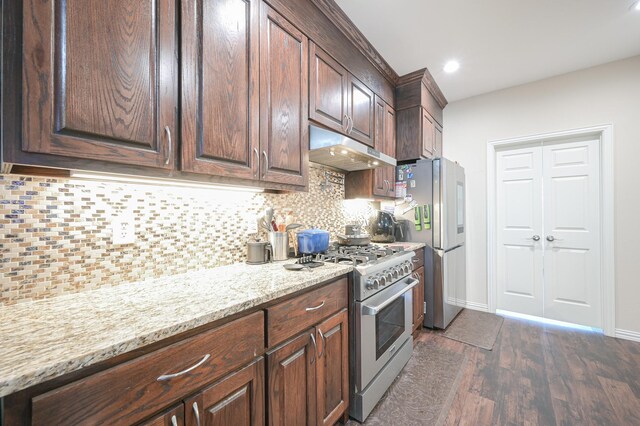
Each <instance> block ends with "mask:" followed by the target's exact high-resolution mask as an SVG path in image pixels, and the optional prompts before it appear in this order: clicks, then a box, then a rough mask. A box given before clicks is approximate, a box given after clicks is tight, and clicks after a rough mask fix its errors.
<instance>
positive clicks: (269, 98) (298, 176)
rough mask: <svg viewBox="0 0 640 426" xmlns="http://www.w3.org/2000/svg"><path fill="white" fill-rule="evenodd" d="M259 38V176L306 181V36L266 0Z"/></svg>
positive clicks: (273, 179)
mask: <svg viewBox="0 0 640 426" xmlns="http://www.w3.org/2000/svg"><path fill="white" fill-rule="evenodd" d="M261 8H262V12H261V13H262V16H261V24H260V25H261V28H260V31H261V39H260V44H261V47H260V148H261V155H262V165H261V178H262V180H265V181H269V182H277V183H284V184H291V185H300V186H306V184H307V179H308V176H307V173H308V158H309V128H308V127H309V126H308V124H307V123H308V121H307V119H308V115H309V105H308V104H309V101H308V98H309V95H308V85H307V78H308V76H309V69H308V66H309V63H308V53H309V49H308V46H307V45H308V42H307V38H306V37H305V36H304V34H302V33H301V32H300V31H299V30H298V29H297V28H296V27H294V26H293V25H291V24H290V23H289V22H288V21H287V20H286V19H284V18H283V17H282V16H281V15H279V14H278V13H277V12H276V11H274V10H273V9H271V8H270V7H269V6H268V5H267V4H266V3H264V2H263V3H262V6H261Z"/></svg>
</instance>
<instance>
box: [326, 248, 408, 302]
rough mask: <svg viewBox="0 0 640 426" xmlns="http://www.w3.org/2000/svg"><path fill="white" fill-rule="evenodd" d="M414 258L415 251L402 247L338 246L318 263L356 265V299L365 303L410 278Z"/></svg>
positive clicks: (354, 280)
mask: <svg viewBox="0 0 640 426" xmlns="http://www.w3.org/2000/svg"><path fill="white" fill-rule="evenodd" d="M413 256H415V252H413V251H405V250H404V249H403V248H402V247H388V246H387V247H385V246H378V245H375V244H369V245H368V246H341V245H338V244H334V245H332V246H330V247H329V249H328V250H327V251H326V252H324V253H322V254H319V255H317V256H316V258H315V260H316V261H319V262H330V263H331V262H333V263H341V264H351V265H353V266H354V279H353V284H354V296H355V298H356V300H364V299H366V298H368V297H370V296H372V295H373V294H376V293H377V292H379V291H382V290H384V288H386V287H387V286H389V285H391V284H393V283H394V282H397V281H399V280H401V279H403V278H404V277H406V276H408V275H410V273H411V271H412V263H411V259H412V258H413Z"/></svg>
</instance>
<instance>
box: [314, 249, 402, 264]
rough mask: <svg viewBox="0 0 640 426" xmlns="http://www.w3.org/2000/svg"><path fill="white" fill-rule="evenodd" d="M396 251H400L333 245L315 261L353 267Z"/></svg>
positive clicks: (396, 250)
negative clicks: (351, 265)
mask: <svg viewBox="0 0 640 426" xmlns="http://www.w3.org/2000/svg"><path fill="white" fill-rule="evenodd" d="M398 251H400V250H398V249H391V248H389V247H382V246H377V245H373V244H370V245H368V246H341V245H339V244H334V245H332V246H330V247H329V249H328V250H327V251H326V252H324V253H322V254H319V255H317V256H316V260H318V261H320V262H333V263H343V264H353V266H358V265H364V264H367V263H372V262H375V261H376V260H378V259H381V258H384V257H387V256H391V255H393V254H395V253H397V252H398Z"/></svg>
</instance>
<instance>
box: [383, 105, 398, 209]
mask: <svg viewBox="0 0 640 426" xmlns="http://www.w3.org/2000/svg"><path fill="white" fill-rule="evenodd" d="M384 133H385V138H384V139H385V149H384V151H383V152H384V153H385V154H387V155H389V156H391V157H393V158H396V111H395V110H394V109H393V108H391V107H390V106H389V105H386V104H385V123H384ZM385 169H386V171H387V180H388V181H389V188H388V194H387V195H388V196H390V197H393V198H395V196H396V168H395V167H392V166H391V167H385Z"/></svg>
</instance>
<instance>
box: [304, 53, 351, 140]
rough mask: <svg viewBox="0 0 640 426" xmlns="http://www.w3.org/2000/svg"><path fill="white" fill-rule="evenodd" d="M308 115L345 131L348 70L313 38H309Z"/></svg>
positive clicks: (347, 121) (347, 122)
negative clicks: (311, 40)
mask: <svg viewBox="0 0 640 426" xmlns="http://www.w3.org/2000/svg"><path fill="white" fill-rule="evenodd" d="M309 57H310V60H311V64H310V66H309V119H311V120H313V121H315V122H317V123H320V124H323V125H324V126H326V127H328V128H330V129H333V130H336V131H338V132H341V133H345V132H346V131H347V129H348V125H349V119H348V116H347V109H348V96H347V93H348V92H347V87H348V84H349V73H348V72H347V70H345V69H344V68H343V67H342V66H341V65H340V64H339V63H338V62H336V61H335V60H334V59H333V58H332V57H331V56H329V55H328V54H327V53H326V52H325V51H324V50H322V49H320V48H319V47H318V46H316V44H315V43H314V42H309Z"/></svg>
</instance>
